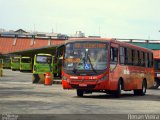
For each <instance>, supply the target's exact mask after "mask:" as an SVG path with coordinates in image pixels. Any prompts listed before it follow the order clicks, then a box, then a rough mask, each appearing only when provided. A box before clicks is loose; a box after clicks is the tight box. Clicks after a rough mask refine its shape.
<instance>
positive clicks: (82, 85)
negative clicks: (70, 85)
mask: <svg viewBox="0 0 160 120" xmlns="http://www.w3.org/2000/svg"><path fill="white" fill-rule="evenodd" d="M79 86H80V87H87V84H79Z"/></svg>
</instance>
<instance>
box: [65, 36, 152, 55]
mask: <svg viewBox="0 0 160 120" xmlns="http://www.w3.org/2000/svg"><path fill="white" fill-rule="evenodd" d="M82 41H95V42H97V41H98V42H108V43H109V42H110V43H111V42H112V43H117V44H119V45H120V46H126V47H131V48H134V49H138V50H143V51H146V50H147V51H149V52H152V50H150V49H147V48H144V47H139V46H136V45H133V44H130V43H126V42H120V41H117V40H116V39H115V38H71V39H69V40H66V42H65V44H67V43H71V42H82Z"/></svg>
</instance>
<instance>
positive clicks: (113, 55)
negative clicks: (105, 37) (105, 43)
mask: <svg viewBox="0 0 160 120" xmlns="http://www.w3.org/2000/svg"><path fill="white" fill-rule="evenodd" d="M110 56H111V63H112V64H117V62H118V48H114V47H111V53H110Z"/></svg>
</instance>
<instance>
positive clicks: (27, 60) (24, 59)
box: [21, 58, 31, 63]
mask: <svg viewBox="0 0 160 120" xmlns="http://www.w3.org/2000/svg"><path fill="white" fill-rule="evenodd" d="M21 62H22V63H31V58H22V59H21Z"/></svg>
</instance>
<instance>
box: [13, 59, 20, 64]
mask: <svg viewBox="0 0 160 120" xmlns="http://www.w3.org/2000/svg"><path fill="white" fill-rule="evenodd" d="M19 61H20V58H13V59H12V62H14V63H19Z"/></svg>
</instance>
